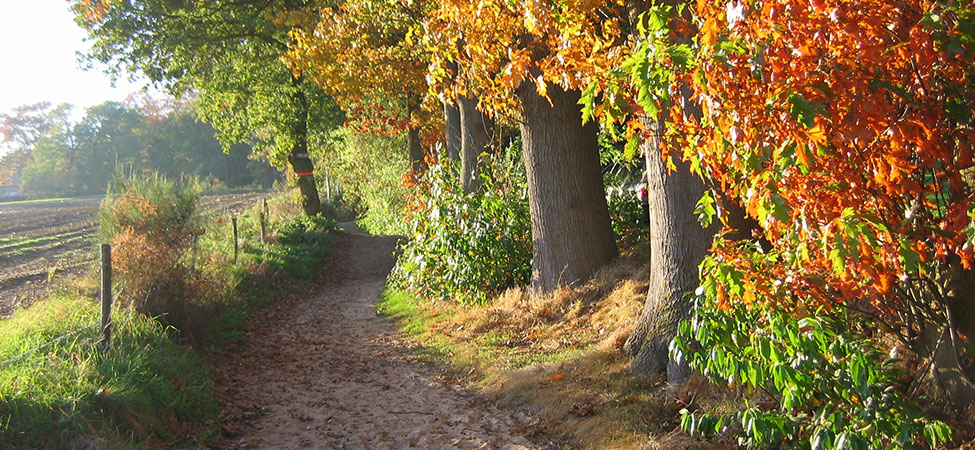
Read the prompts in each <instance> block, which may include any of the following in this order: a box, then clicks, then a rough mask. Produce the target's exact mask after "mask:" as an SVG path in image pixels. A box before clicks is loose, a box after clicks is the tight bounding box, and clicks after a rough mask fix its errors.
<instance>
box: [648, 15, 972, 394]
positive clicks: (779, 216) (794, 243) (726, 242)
mask: <svg viewBox="0 0 975 450" xmlns="http://www.w3.org/2000/svg"><path fill="white" fill-rule="evenodd" d="M694 13H695V17H694V24H695V25H696V26H697V27H698V28H699V29H700V31H699V34H698V38H697V40H696V43H695V44H694V45H687V46H683V47H676V46H675V43H674V42H673V41H672V40H668V39H663V36H660V37H661V39H660V40H658V41H656V42H655V43H653V44H652V45H647V46H644V47H642V48H641V49H639V51H638V52H637V55H636V58H637V59H641V58H642V59H649V60H652V61H655V62H657V63H658V64H659V67H661V70H660V71H659V73H660V74H661V76H660V77H659V78H656V79H651V78H644V79H643V80H642V83H640V84H641V85H642V86H643V87H644V88H645V89H646V91H647V92H660V93H663V94H665V95H669V96H677V95H681V94H680V89H682V88H685V89H690V90H691V92H690V98H692V99H693V100H694V103H695V104H697V105H700V108H699V109H695V110H691V109H689V108H688V105H687V104H686V103H680V102H672V103H671V108H670V112H669V116H668V118H669V121H670V126H668V128H667V132H666V135H665V137H664V138H663V140H662V142H663V143H664V148H665V154H667V155H670V156H672V157H674V158H675V159H676V158H682V159H684V160H685V161H687V162H688V163H689V164H690V165H691V167H694V168H695V169H696V170H697V171H698V172H699V173H701V174H702V175H704V176H705V177H707V178H708V179H711V180H714V182H715V184H716V185H717V186H720V187H721V190H722V191H723V192H724V195H726V196H727V197H729V198H730V199H732V200H736V201H738V202H740V203H741V204H742V205H744V207H745V210H746V211H747V214H748V215H749V216H750V217H751V218H753V219H755V220H756V222H757V223H758V224H759V225H760V226H761V230H762V238H763V240H764V241H766V242H767V243H768V244H769V245H770V248H763V246H759V245H755V244H754V243H744V244H743V243H740V242H738V241H735V240H731V239H727V238H725V239H719V240H717V241H716V242H715V245H714V249H713V251H712V256H711V257H710V258H709V260H708V262H707V263H706V264H705V265H704V266H703V267H704V268H705V270H704V272H703V273H702V276H703V277H704V278H703V282H704V284H703V285H702V292H701V293H702V294H703V295H704V297H705V298H707V299H708V300H709V301H711V302H714V304H716V305H718V307H719V308H748V307H749V305H754V304H756V303H762V304H768V305H772V306H773V307H776V308H784V309H786V310H788V311H793V312H794V313H796V314H810V313H811V312H812V311H815V310H816V309H817V308H820V307H822V308H826V311H829V310H830V309H832V308H837V307H844V308H847V309H849V310H851V311H855V312H857V313H858V314H864V315H866V317H869V318H871V319H872V320H873V321H875V322H876V323H879V324H881V326H882V327H883V329H885V330H887V331H888V332H890V333H891V334H892V335H893V336H895V337H896V338H898V339H899V340H900V341H901V344H902V345H903V346H904V347H905V348H908V349H910V350H912V351H913V352H914V353H916V354H918V355H921V356H922V357H925V358H931V360H932V361H933V362H934V364H933V365H932V366H931V367H932V369H931V372H930V373H931V375H933V376H934V377H935V378H937V379H938V384H939V385H941V386H945V387H948V389H949V390H950V394H949V396H948V398H949V399H952V400H954V401H959V400H961V401H963V402H971V401H972V400H973V399H975V389H973V387H972V384H971V382H970V380H968V379H967V377H966V376H965V375H964V371H963V367H962V365H961V364H960V359H961V358H960V356H959V355H960V349H961V347H962V346H964V345H965V343H964V342H965V339H966V338H970V336H972V333H973V331H975V330H973V329H972V326H971V325H970V324H972V323H975V321H973V320H972V317H973V316H972V311H973V304H975V302H973V299H972V296H971V295H972V294H971V293H972V292H975V291H973V290H972V289H971V288H970V286H972V285H973V284H972V283H973V279H975V278H973V274H972V271H971V267H972V262H973V261H972V259H973V252H972V242H973V238H975V225H973V214H975V206H973V202H972V195H973V194H972V189H971V183H970V181H969V179H968V178H967V177H968V175H967V174H969V173H971V170H972V166H973V165H975V162H973V152H972V148H973V147H972V145H973V142H975V133H973V131H975V129H973V126H972V114H971V111H972V108H973V106H975V89H973V87H972V84H971V82H970V80H971V79H972V76H973V75H972V73H973V72H972V69H971V68H972V67H973V65H972V63H973V59H975V53H973V50H975V49H973V48H972V42H975V39H973V38H975V36H973V35H975V33H973V31H972V30H973V28H972V25H971V24H972V19H973V17H975V13H973V11H972V10H971V9H970V8H969V7H967V6H961V7H959V6H953V5H952V4H947V3H939V2H926V1H916V0H897V1H876V0H857V1H853V2H833V1H828V0H827V1H820V0H814V1H802V0H793V1H789V2H788V5H786V4H785V3H784V2H776V1H754V2H740V3H735V4H733V5H731V6H728V4H726V3H724V2H717V1H715V2H710V1H708V2H700V3H699V4H698V7H697V8H696V10H694ZM658 25H659V24H658ZM668 49H669V51H668ZM660 55H666V56H664V57H660ZM713 200H714V199H713V198H711V197H710V196H709V197H705V198H704V199H703V200H702V202H701V205H702V206H703V207H702V212H713V207H712V205H713ZM706 210H712V211H706Z"/></svg>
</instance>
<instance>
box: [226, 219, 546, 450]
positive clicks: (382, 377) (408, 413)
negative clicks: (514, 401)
mask: <svg viewBox="0 0 975 450" xmlns="http://www.w3.org/2000/svg"><path fill="white" fill-rule="evenodd" d="M394 244H395V242H394V239H393V238H388V237H374V236H365V235H358V234H347V233H337V236H336V244H335V248H334V251H333V254H332V256H331V257H330V258H329V261H328V263H327V264H326V267H325V269H324V271H323V277H324V278H323V280H322V281H320V282H319V283H317V284H318V286H317V287H316V288H315V289H314V290H313V291H312V292H310V293H308V294H307V295H305V294H301V295H295V296H292V297H291V298H289V299H286V300H283V301H281V302H278V303H275V304H274V305H271V306H270V307H268V308H267V309H266V310H265V311H264V312H262V313H260V322H259V323H257V322H253V324H252V326H251V330H252V331H251V332H249V333H248V334H247V343H246V344H243V345H241V346H239V348H235V349H233V350H232V351H233V352H234V355H235V356H233V357H232V362H231V363H230V364H228V365H227V367H225V368H224V369H223V370H222V374H221V376H220V381H219V383H218V391H219V393H220V395H221V398H222V403H223V406H222V412H221V419H220V421H221V426H222V431H223V435H224V439H223V442H221V443H219V446H220V447H222V448H330V449H401V448H422V449H454V448H458V449H475V448H476V449H481V448H484V449H525V448H538V447H537V446H536V445H535V444H533V443H531V442H530V441H529V440H528V439H527V438H526V437H524V436H523V434H524V433H526V431H525V430H526V429H527V428H529V423H528V422H529V421H530V418H529V417H528V416H527V415H526V414H525V413H522V412H512V411H506V410H502V409H500V408H498V407H496V406H494V405H492V404H490V403H488V402H486V401H484V400H483V399H482V398H480V397H479V396H477V395H476V394H474V393H472V392H470V391H467V390H465V389H463V388H461V387H460V386H457V385H449V384H445V383H444V382H443V381H442V378H443V377H441V375H440V373H439V371H438V370H437V369H436V368H434V367H431V366H430V365H429V364H427V363H425V362H423V361H420V360H417V358H416V357H415V352H413V351H411V350H410V349H409V345H408V343H407V342H404V340H403V339H401V338H399V337H397V335H396V332H395V328H394V326H393V325H392V324H390V323H389V322H388V321H387V320H385V319H383V318H382V317H379V316H377V315H376V312H375V310H374V307H375V304H376V302H377V300H378V296H379V293H380V291H381V290H382V288H383V283H384V280H385V278H386V275H387V274H388V273H389V270H390V268H391V267H392V265H393V262H394V258H393V256H392V251H393V248H394Z"/></svg>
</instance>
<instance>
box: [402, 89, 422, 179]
mask: <svg viewBox="0 0 975 450" xmlns="http://www.w3.org/2000/svg"><path fill="white" fill-rule="evenodd" d="M417 106H418V104H417V99H416V97H415V96H414V95H413V94H407V95H406V120H407V121H408V122H409V125H407V126H408V128H407V133H406V147H407V150H408V151H409V154H410V168H411V169H413V171H414V172H416V173H423V172H425V171H426V170H427V161H426V158H425V157H426V153H425V152H424V151H423V145H422V144H421V143H420V129H419V128H417V127H416V125H414V124H413V120H412V118H413V111H416V108H417Z"/></svg>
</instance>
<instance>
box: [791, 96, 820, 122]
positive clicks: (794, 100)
mask: <svg viewBox="0 0 975 450" xmlns="http://www.w3.org/2000/svg"><path fill="white" fill-rule="evenodd" d="M786 102H787V103H788V104H789V115H790V116H791V117H792V119H793V120H795V121H796V122H798V123H799V124H801V125H802V126H804V127H806V128H812V127H814V126H816V121H815V119H816V116H820V115H826V114H827V112H826V108H824V107H823V105H820V104H818V103H815V102H811V101H809V100H806V99H805V98H803V97H802V96H801V95H799V94H796V93H792V94H789V96H788V97H787V98H786Z"/></svg>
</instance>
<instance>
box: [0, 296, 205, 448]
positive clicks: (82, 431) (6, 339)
mask: <svg viewBox="0 0 975 450" xmlns="http://www.w3.org/2000/svg"><path fill="white" fill-rule="evenodd" d="M99 320H100V310H99V306H98V305H97V304H95V303H94V302H92V301H90V300H82V299H78V298H71V297H67V296H57V297H54V298H52V299H50V300H48V301H45V302H41V303H39V304H37V305H35V306H34V307H32V308H30V309H28V310H22V311H19V312H17V313H16V314H14V315H13V316H12V317H11V318H9V319H6V320H3V321H0V361H2V362H0V418H2V423H0V436H2V439H3V441H4V447H7V446H9V447H14V448H53V447H57V446H62V445H65V444H67V445H68V446H70V447H85V446H93V447H136V446H141V445H145V444H146V443H147V442H149V441H151V440H154V439H159V438H163V439H167V440H174V441H175V442H179V443H182V445H184V446H185V445H193V444H194V443H196V442H198V441H201V440H205V438H206V431H205V429H203V428H199V427H192V426H189V427H187V426H186V424H187V423H203V422H205V421H206V420H208V419H211V418H213V417H214V415H215V413H216V408H215V397H214V394H213V391H212V389H211V383H210V381H209V376H210V375H209V373H208V371H207V370H206V369H205V368H204V366H203V363H202V361H201V360H200V358H199V357H198V356H197V355H196V354H194V353H193V352H192V351H188V350H187V349H185V348H183V347H180V346H179V345H177V344H176V343H174V342H173V341H172V340H171V339H170V338H169V336H168V334H167V332H166V330H164V329H163V328H162V327H161V326H159V324H157V323H156V322H154V321H152V320H150V319H147V318H145V317H142V316H139V315H137V314H134V313H131V312H123V311H119V312H116V313H115V316H114V317H113V322H114V324H115V326H114V329H113V334H114V337H113V340H112V348H111V349H110V350H109V351H108V352H106V353H104V354H102V353H101V352H100V351H99V345H98V340H99V338H100V335H99V330H98V323H99ZM61 336H66V337H64V338H62V339H60V340H57V341H54V340H55V339H56V338H58V337H61ZM52 341H54V343H51V344H47V345H44V344H45V343H49V342H52Z"/></svg>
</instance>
